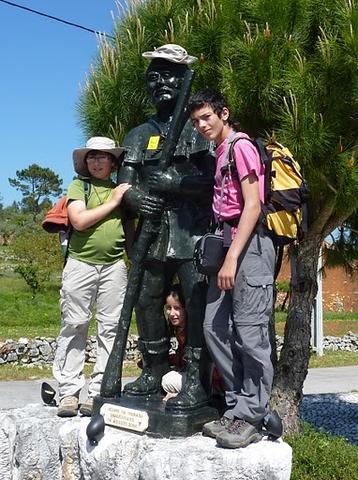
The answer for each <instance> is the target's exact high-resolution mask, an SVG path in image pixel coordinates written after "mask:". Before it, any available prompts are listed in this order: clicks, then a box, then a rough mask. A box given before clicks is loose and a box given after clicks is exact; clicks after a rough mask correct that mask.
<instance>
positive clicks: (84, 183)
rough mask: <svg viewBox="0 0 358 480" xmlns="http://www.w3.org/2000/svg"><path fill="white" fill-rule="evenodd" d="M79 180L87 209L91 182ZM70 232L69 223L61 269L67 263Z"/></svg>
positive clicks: (71, 230) (71, 227)
mask: <svg viewBox="0 0 358 480" xmlns="http://www.w3.org/2000/svg"><path fill="white" fill-rule="evenodd" d="M81 180H82V186H83V191H84V194H85V205H86V207H87V203H88V199H89V196H90V194H91V182H90V181H89V180H87V179H84V178H82V179H81ZM72 232H73V226H72V225H71V222H70V223H69V227H68V235H67V245H66V251H65V256H64V260H63V268H65V265H66V263H67V258H68V254H69V251H70V240H71V236H72Z"/></svg>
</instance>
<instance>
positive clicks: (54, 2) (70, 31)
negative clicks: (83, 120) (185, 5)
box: [0, 0, 118, 206]
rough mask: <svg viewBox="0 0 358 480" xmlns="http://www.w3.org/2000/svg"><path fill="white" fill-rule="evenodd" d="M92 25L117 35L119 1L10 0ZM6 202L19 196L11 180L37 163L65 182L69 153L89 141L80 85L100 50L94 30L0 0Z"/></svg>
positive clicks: (1, 183)
mask: <svg viewBox="0 0 358 480" xmlns="http://www.w3.org/2000/svg"><path fill="white" fill-rule="evenodd" d="M13 3H17V4H20V5H23V6H25V7H28V8H32V9H34V10H38V11H40V12H43V13H47V14H49V15H52V16H55V17H59V18H62V19H65V20H67V21H70V22H73V23H77V24H80V25H83V26H85V27H87V28H90V29H93V30H99V31H101V32H103V31H105V32H107V33H109V34H113V21H112V16H111V11H113V12H114V14H115V16H116V17H118V10H117V7H116V4H115V2H114V0H51V1H48V0H13ZM0 22H1V27H0V45H1V47H2V48H1V57H2V58H1V76H0V87H1V93H0V111H1V122H0V125H1V133H0V138H1V156H2V158H1V159H0V165H1V167H0V168H1V175H0V195H1V197H2V203H3V204H4V205H5V206H6V205H10V204H11V203H12V202H13V201H14V200H17V201H18V200H21V194H20V193H19V192H18V191H17V190H16V189H15V188H14V187H11V186H10V185H9V182H8V178H9V177H10V178H14V177H15V176H16V170H22V169H24V168H26V167H28V166H29V165H31V164H32V163H37V164H38V165H40V166H42V167H48V168H51V169H52V170H53V171H54V172H55V173H57V174H59V176H60V177H61V178H62V179H63V186H64V187H66V186H67V185H68V184H69V183H70V181H71V179H72V177H73V169H72V150H73V149H74V148H77V147H80V146H83V145H84V143H85V141H86V139H85V138H84V135H83V132H82V130H81V128H80V126H79V124H78V116H77V113H76V102H77V101H78V98H79V84H80V83H82V84H83V83H84V80H85V78H86V72H88V71H89V67H90V65H91V63H92V62H93V61H94V59H95V58H96V55H97V52H98V45H97V38H96V36H95V35H94V34H92V33H89V32H86V31H84V30H80V29H77V28H74V27H71V26H67V25H65V24H62V23H59V22H56V21H54V20H50V19H47V18H44V17H41V16H38V15H35V14H33V13H30V12H27V11H24V10H20V9H18V8H15V7H12V6H10V5H8V4H5V3H2V2H0Z"/></svg>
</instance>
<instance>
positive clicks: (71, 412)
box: [57, 395, 78, 417]
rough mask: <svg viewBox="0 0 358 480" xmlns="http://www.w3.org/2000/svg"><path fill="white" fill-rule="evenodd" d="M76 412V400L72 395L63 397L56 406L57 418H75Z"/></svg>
mask: <svg viewBox="0 0 358 480" xmlns="http://www.w3.org/2000/svg"><path fill="white" fill-rule="evenodd" d="M77 412H78V398H77V397H75V396H74V395H69V396H68V397H64V398H63V399H62V400H61V401H60V404H59V406H58V409H57V416H58V417H75V416H76V415H77Z"/></svg>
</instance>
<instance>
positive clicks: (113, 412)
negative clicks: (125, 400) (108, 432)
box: [100, 403, 149, 432]
mask: <svg viewBox="0 0 358 480" xmlns="http://www.w3.org/2000/svg"><path fill="white" fill-rule="evenodd" d="M100 413H101V415H103V417H104V421H105V423H106V425H110V426H112V427H119V428H125V429H127V430H134V431H135V432H144V431H145V430H146V429H147V428H148V424H149V417H148V413H147V412H144V411H143V410H135V409H133V408H127V407H121V406H119V405H113V404H110V403H104V404H103V405H102V407H101V410H100Z"/></svg>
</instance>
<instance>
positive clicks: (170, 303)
mask: <svg viewBox="0 0 358 480" xmlns="http://www.w3.org/2000/svg"><path fill="white" fill-rule="evenodd" d="M165 312H166V314H167V317H168V320H169V322H170V323H171V324H172V325H173V327H182V328H184V327H185V324H186V311H185V308H184V307H183V305H182V304H181V303H180V302H179V300H178V299H176V298H174V297H173V296H172V295H169V296H168V297H167V300H166V304H165Z"/></svg>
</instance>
